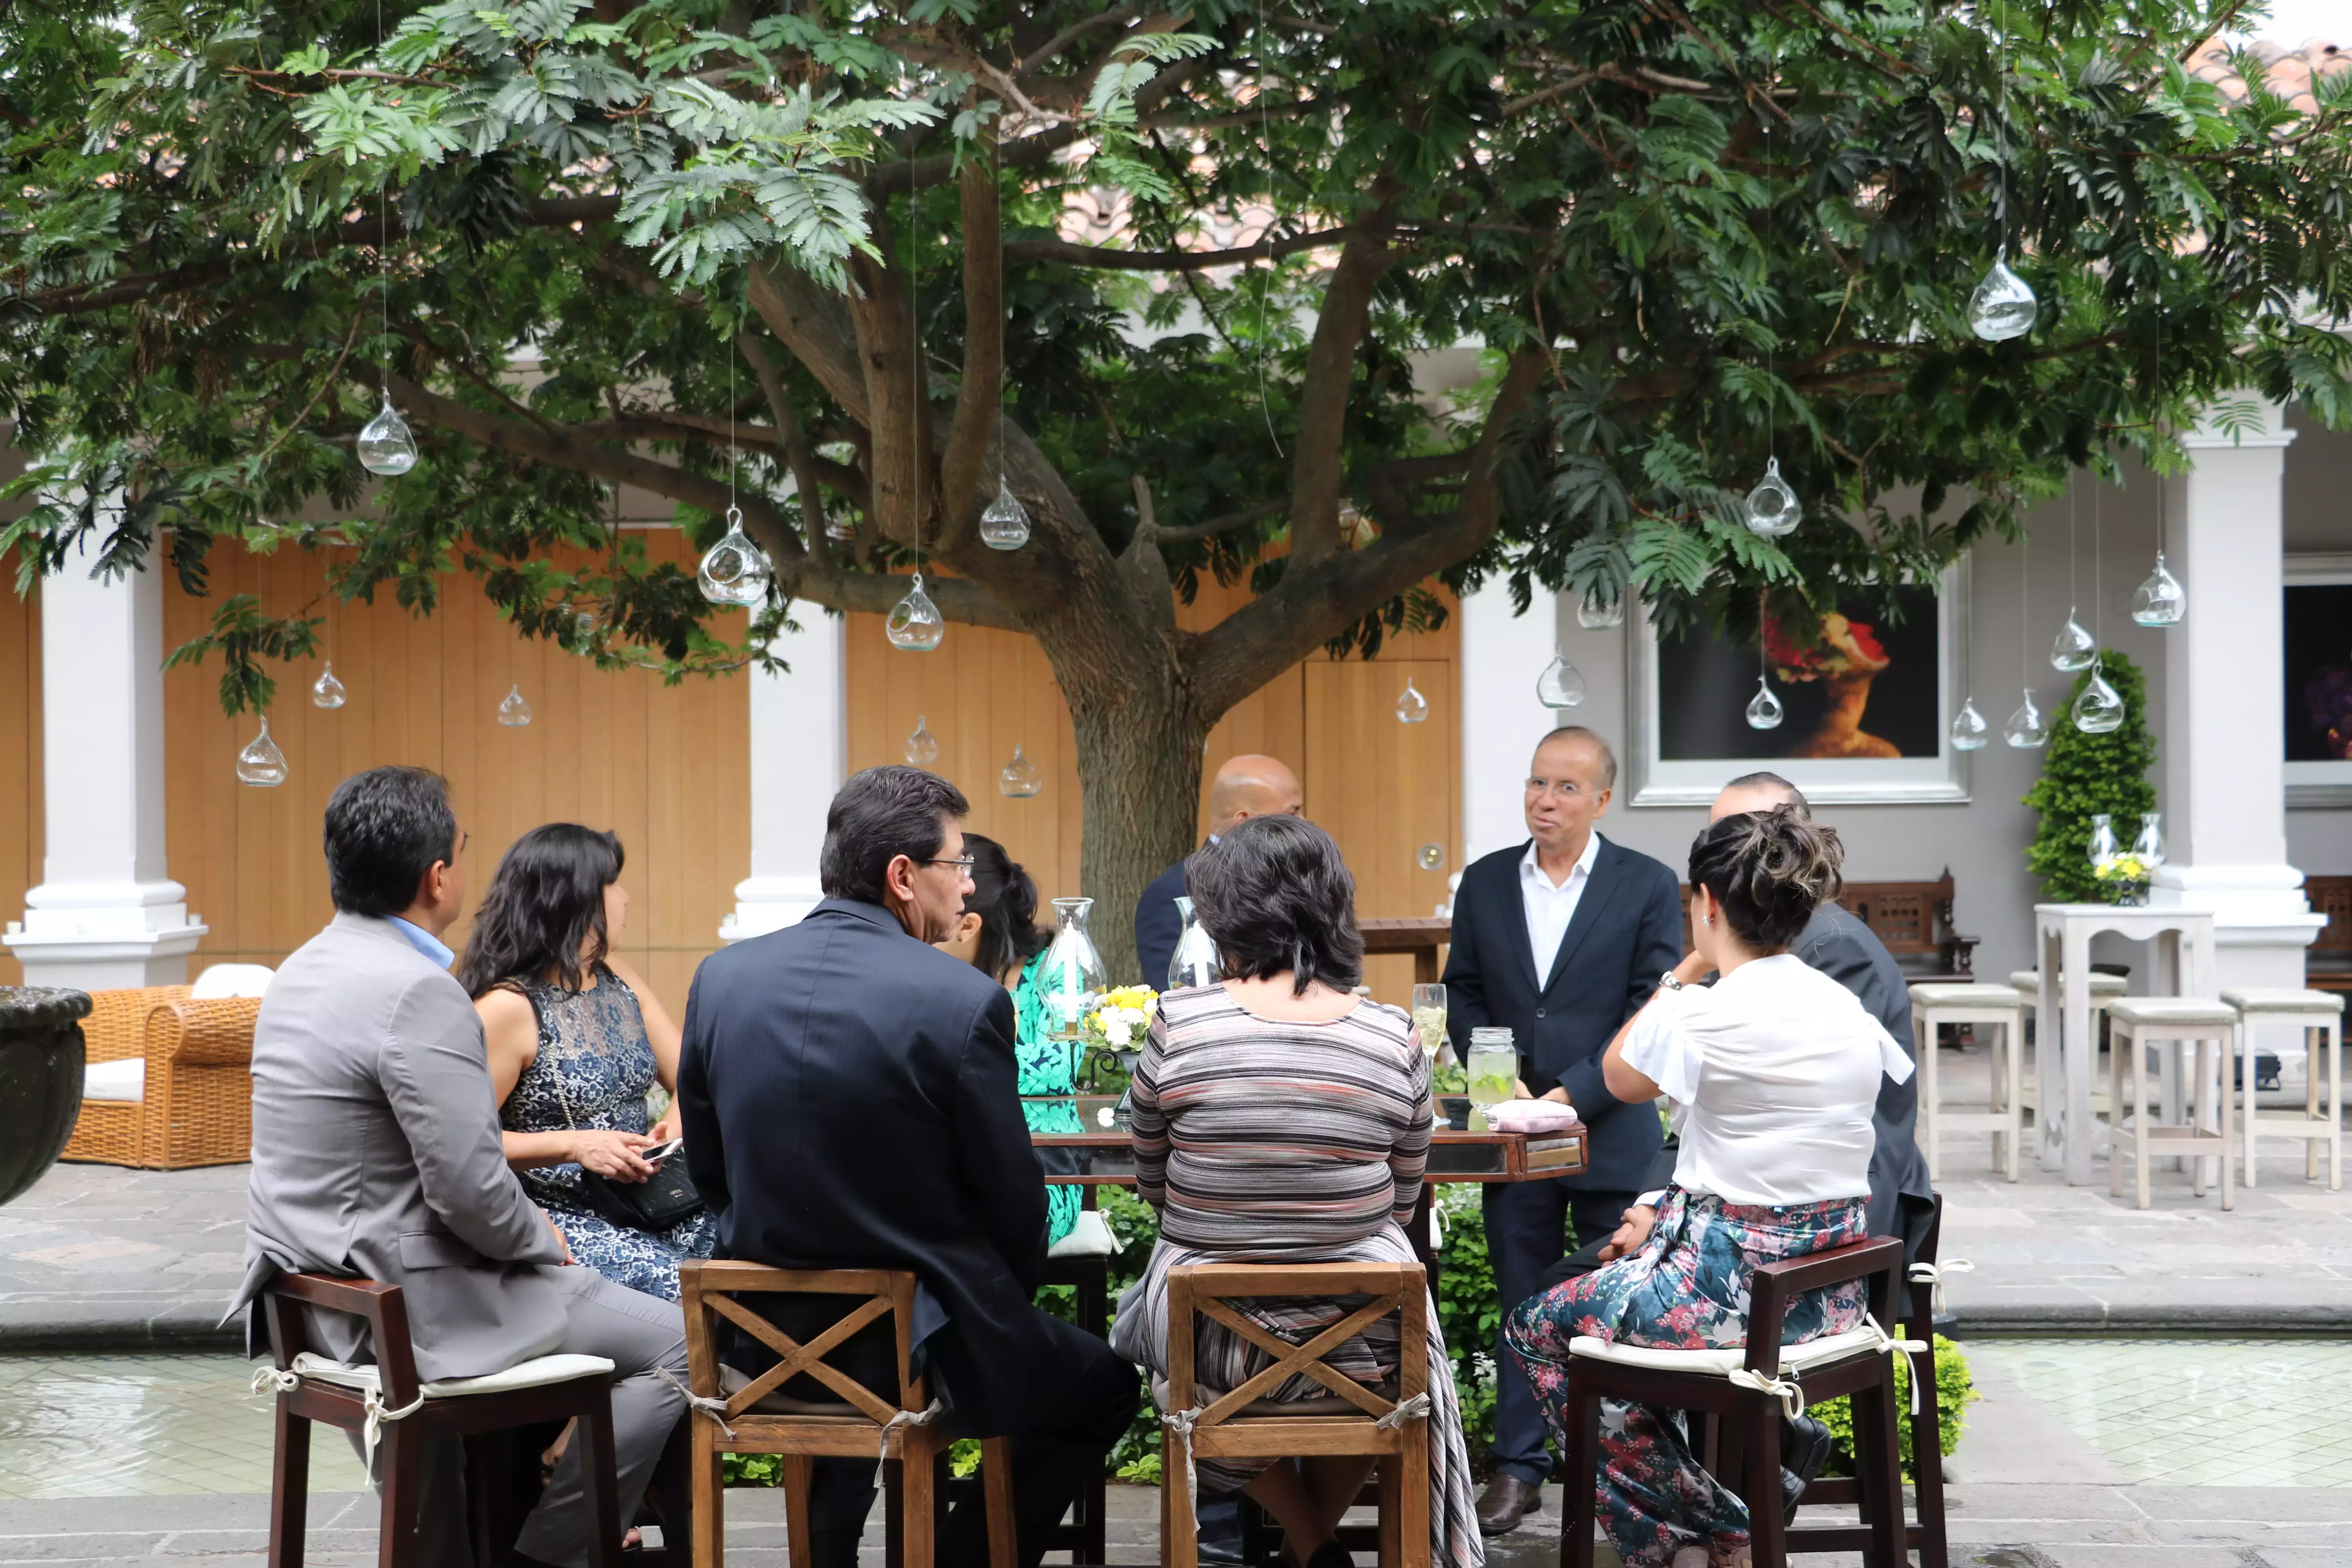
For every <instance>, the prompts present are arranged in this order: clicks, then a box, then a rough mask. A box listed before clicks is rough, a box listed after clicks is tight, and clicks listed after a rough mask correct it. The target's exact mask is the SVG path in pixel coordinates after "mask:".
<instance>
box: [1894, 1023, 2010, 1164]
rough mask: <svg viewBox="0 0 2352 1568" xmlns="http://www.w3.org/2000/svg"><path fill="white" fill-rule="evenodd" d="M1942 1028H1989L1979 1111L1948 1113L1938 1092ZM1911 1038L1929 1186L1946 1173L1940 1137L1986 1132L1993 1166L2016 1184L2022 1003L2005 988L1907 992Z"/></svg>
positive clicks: (1940, 1092)
mask: <svg viewBox="0 0 2352 1568" xmlns="http://www.w3.org/2000/svg"><path fill="white" fill-rule="evenodd" d="M1943 1024H1990V1025H1993V1026H1995V1027H1997V1028H1998V1029H1999V1030H2000V1033H1999V1034H1997V1035H1995V1036H1994V1037H1993V1042H1992V1088H1991V1089H1990V1097H1989V1099H1988V1100H1987V1103H1986V1109H1985V1110H1945V1109H1944V1098H1943V1090H1942V1089H1941V1087H1940V1076H1941V1070H1942V1069H1941V1068H1939V1067H1938V1065H1937V1054H1938V1053H1937V1049H1936V1030H1937V1026H1939V1025H1943ZM1911 1038H1912V1041H1913V1046H1914V1054H1915V1055H1916V1057H1917V1058H1918V1063H1919V1123H1918V1127H1919V1131H1918V1137H1919V1142H1920V1145H1921V1146H1922V1147H1923V1148H1925V1149H1926V1150H1927V1176H1928V1179H1929V1180H1930V1181H1933V1180H1936V1179H1938V1178H1940V1177H1941V1176H1942V1175H1943V1173H1944V1152H1943V1135H1944V1134H1945V1133H1946V1132H1948V1131H1950V1132H1965V1131H1978V1130H1989V1131H1991V1133H1992V1161H1993V1163H1994V1164H1995V1165H1996V1166H1998V1167H2000V1169H2001V1170H2002V1172H2003V1173H2006V1174H2007V1175H2008V1177H2009V1179H2010V1180H2011V1181H2012V1182H2013V1181H2015V1180H2017V1150H2018V1145H2019V1144H2020V1143H2021V1142H2024V1128H2025V1118H2024V1104H2025V998H2024V997H2023V996H2021V995H2020V994H2018V993H2017V992H2015V991H2013V990H2011V989H2010V988H2009V987H2008V986H2006V985H1977V984H1969V985H1935V984H1921V985H1914V986H1913V987H1911Z"/></svg>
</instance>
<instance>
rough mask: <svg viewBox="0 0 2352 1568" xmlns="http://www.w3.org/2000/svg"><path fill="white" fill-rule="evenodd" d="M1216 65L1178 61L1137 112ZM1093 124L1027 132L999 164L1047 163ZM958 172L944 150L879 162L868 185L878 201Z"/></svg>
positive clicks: (1002, 149) (1149, 89)
mask: <svg viewBox="0 0 2352 1568" xmlns="http://www.w3.org/2000/svg"><path fill="white" fill-rule="evenodd" d="M1211 64H1212V61H1211V58H1210V57H1209V56H1207V55H1195V56H1193V57H1192V58H1191V59H1188V60H1179V61H1177V62H1176V63H1175V64H1174V65H1172V66H1170V67H1169V68H1167V69H1166V70H1164V71H1161V72H1160V74H1159V75H1158V76H1156V77H1153V78H1152V79H1150V81H1148V82H1145V83H1144V84H1143V87H1142V89H1141V90H1139V91H1138V92H1137V93H1136V95H1135V112H1136V114H1137V116H1138V117H1139V118H1140V117H1141V116H1142V115H1144V114H1146V113H1148V112H1149V111H1150V110H1153V109H1156V108H1158V107H1159V106H1160V104H1161V103H1162V102H1164V101H1165V100H1167V99H1168V97H1169V96H1170V95H1171V93H1173V92H1175V90H1176V89H1178V88H1180V87H1184V86H1188V85H1190V84H1191V83H1192V81H1194V80H1196V79H1199V78H1200V77H1202V76H1204V75H1206V74H1207V73H1208V71H1209V68H1210V66H1211ZM1092 130H1093V128H1092V127H1091V126H1088V125H1084V124H1070V125H1056V126H1054V127H1052V128H1051V129H1049V130H1045V131H1035V132H1030V133H1029V134H1028V135H1026V136H1021V137H1016V138H1014V139H1013V141H1010V142H1003V143H1000V144H999V146H998V149H997V159H996V162H997V166H998V167H1000V168H1026V167H1027V166H1029V165H1030V164H1032V163H1044V162H1045V160H1046V159H1048V158H1050V157H1052V156H1053V155H1054V154H1055V153H1059V152H1062V151H1064V150H1065V149H1066V148H1069V147H1073V146H1075V145H1076V144H1077V143H1078V142H1082V141H1084V140H1086V138H1087V135H1088V134H1089V133H1090V132H1091V131H1092ZM955 174H956V161H955V156H954V154H953V153H940V154H938V155H937V156H935V157H929V158H900V159H897V160H894V161H892V162H890V163H877V164H875V165H874V166H873V167H872V168H871V169H870V170H869V171H868V172H867V173H866V181H865V184H866V192H867V194H868V195H872V196H873V197H874V198H876V199H877V201H878V200H879V199H880V198H882V197H884V196H888V195H897V194H898V193H899V192H901V191H910V190H922V189H925V188H927V187H929V186H931V185H943V184H947V182H948V181H950V180H951V179H953V178H954V177H955Z"/></svg>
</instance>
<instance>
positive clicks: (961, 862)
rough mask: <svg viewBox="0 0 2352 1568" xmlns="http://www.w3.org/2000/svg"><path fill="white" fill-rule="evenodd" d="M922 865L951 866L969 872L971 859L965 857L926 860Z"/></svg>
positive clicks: (967, 856)
mask: <svg viewBox="0 0 2352 1568" xmlns="http://www.w3.org/2000/svg"><path fill="white" fill-rule="evenodd" d="M923 864H924V865H926V866H953V867H955V868H957V869H958V870H961V871H969V870H971V856H969V855H965V856H962V857H960V858H957V859H953V860H938V859H933V860H926V861H924V862H923Z"/></svg>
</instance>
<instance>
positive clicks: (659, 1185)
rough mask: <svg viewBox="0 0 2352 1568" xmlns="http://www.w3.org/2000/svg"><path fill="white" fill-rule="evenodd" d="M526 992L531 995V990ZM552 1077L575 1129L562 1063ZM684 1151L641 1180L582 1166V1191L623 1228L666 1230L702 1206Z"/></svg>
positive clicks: (566, 1120) (534, 1006) (533, 1006)
mask: <svg viewBox="0 0 2352 1568" xmlns="http://www.w3.org/2000/svg"><path fill="white" fill-rule="evenodd" d="M606 984H613V982H610V981H607V982H606ZM525 995H526V996H527V997H528V996H530V994H529V993H528V992H526V993H525ZM530 1010H531V1012H532V1013H533V1014H534V1015H536V1014H537V1013H538V1012H539V999H538V998H537V997H530ZM551 1077H552V1078H553V1079H554V1080H555V1102H556V1103H557V1104H558V1105H560V1106H562V1108H563V1125H564V1126H566V1127H568V1128H571V1129H572V1131H575V1132H576V1131H579V1123H578V1122H576V1121H573V1120H572V1096H571V1095H569V1094H567V1093H566V1092H565V1091H564V1088H563V1068H562V1064H561V1063H558V1064H556V1065H555V1070H554V1072H553V1073H552V1074H551ZM683 1154H684V1151H683V1150H681V1151H679V1152H678V1153H676V1154H672V1155H671V1156H670V1157H669V1158H668V1159H667V1160H664V1161H663V1162H662V1163H660V1164H658V1165H656V1166H655V1167H654V1173H653V1174H652V1175H650V1176H648V1177H646V1179H645V1180H644V1181H642V1182H616V1181H614V1180H613V1178H612V1177H610V1176H600V1175H598V1174H597V1173H595V1172H593V1171H592V1170H589V1169H588V1168H587V1167H586V1166H584V1165H583V1166H582V1167H581V1170H580V1194H581V1196H583V1197H584V1198H586V1199H587V1200H588V1206H589V1207H590V1208H592V1209H594V1210H595V1211H596V1213H597V1215H599V1216H601V1217H602V1218H604V1220H605V1221H607V1222H608V1223H610V1224H613V1225H616V1226H620V1227H621V1228H622V1229H623V1230H667V1229H668V1228H669V1227H670V1226H674V1225H676V1224H677V1223H678V1222H679V1221H680V1220H684V1219H691V1218H693V1217H694V1216H695V1215H698V1214H700V1213H701V1212H702V1209H703V1203H702V1194H700V1193H699V1192H698V1191H696V1190H695V1185H694V1178H693V1177H692V1176H690V1175H688V1174H687V1171H686V1161H685V1160H684V1159H683V1158H682V1157H681V1156H682V1155H683Z"/></svg>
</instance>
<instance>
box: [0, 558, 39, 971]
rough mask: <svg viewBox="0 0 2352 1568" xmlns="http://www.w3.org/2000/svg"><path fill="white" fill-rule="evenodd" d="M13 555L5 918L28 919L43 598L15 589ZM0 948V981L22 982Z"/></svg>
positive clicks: (2, 603) (6, 603)
mask: <svg viewBox="0 0 2352 1568" xmlns="http://www.w3.org/2000/svg"><path fill="white" fill-rule="evenodd" d="M41 812H42V805H41V603H40V592H39V590H38V589H36V590H34V594H33V596H32V597H31V598H29V599H25V598H19V597H18V596H17V595H16V557H15V556H14V555H13V554H11V555H0V925H5V922H6V921H21V920H23V919H24V918H25V890H26V889H28V888H31V887H33V886H35V885H36V884H37V883H38V882H39V881H40V879H41V855H42V848H41V846H42V842H43V836H42V818H41ZM24 979H25V970H24V965H22V964H21V963H17V961H16V955H15V954H14V953H12V952H9V951H8V950H7V949H6V948H5V947H0V985H20V984H24Z"/></svg>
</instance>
